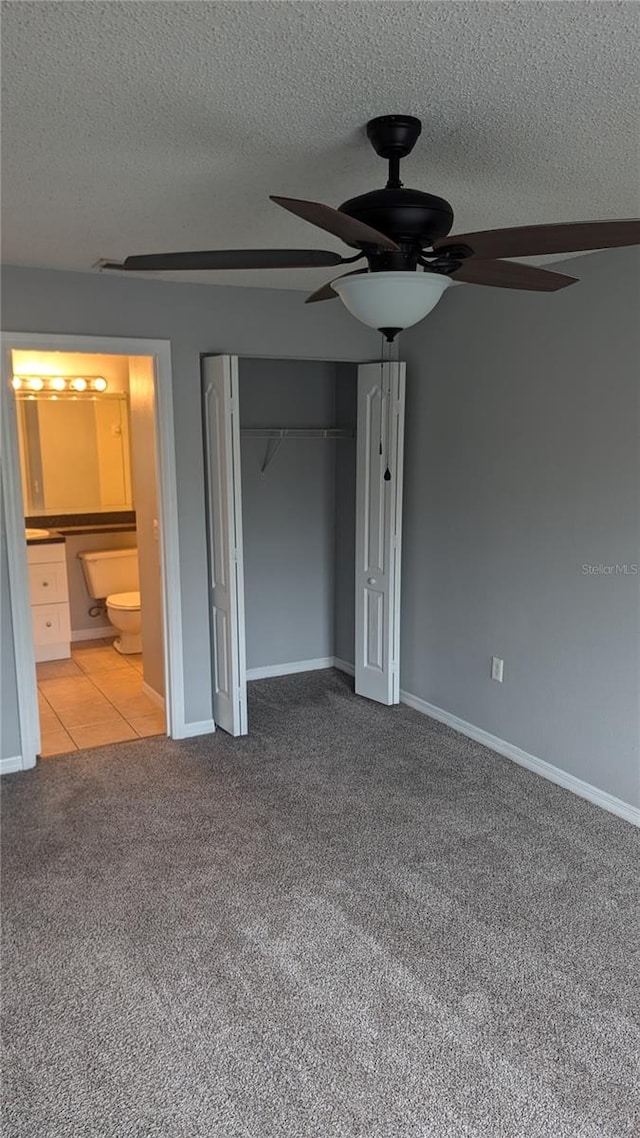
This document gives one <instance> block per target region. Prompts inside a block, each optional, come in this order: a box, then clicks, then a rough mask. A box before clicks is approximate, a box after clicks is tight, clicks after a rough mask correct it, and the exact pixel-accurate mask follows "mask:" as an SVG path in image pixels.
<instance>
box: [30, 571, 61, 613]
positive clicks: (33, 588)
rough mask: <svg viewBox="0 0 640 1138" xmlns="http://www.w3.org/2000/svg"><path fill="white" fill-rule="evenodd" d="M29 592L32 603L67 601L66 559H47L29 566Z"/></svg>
mask: <svg viewBox="0 0 640 1138" xmlns="http://www.w3.org/2000/svg"><path fill="white" fill-rule="evenodd" d="M29 594H30V596H31V604H32V605H49V604H56V603H57V602H59V601H67V600H68V595H67V566H66V564H65V562H64V561H51V562H50V561H47V562H44V563H43V564H42V565H30V566H29Z"/></svg>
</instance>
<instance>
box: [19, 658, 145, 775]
mask: <svg viewBox="0 0 640 1138" xmlns="http://www.w3.org/2000/svg"><path fill="white" fill-rule="evenodd" d="M36 668H37V673H38V703H39V706H40V734H41V749H40V755H41V757H42V758H49V757H50V756H52V755H63V754H68V752H69V751H77V750H80V749H82V748H84V747H99V746H102V745H103V744H104V743H120V742H124V741H125V740H127V739H139V738H143V737H144V736H146V735H163V734H164V733H165V718H164V712H163V711H161V709H160V708H159V707H158V706H157V704H156V703H154V702H153V700H152V699H150V698H149V696H148V695H145V693H144V692H143V691H142V657H141V656H121V655H120V653H119V652H116V650H115V648H114V647H113V645H112V642H111V641H110V640H92V641H90V642H84V643H79V644H78V645H74V646H73V648H72V650H71V659H70V660H51V661H49V662H47V663H44V664H37V665H36Z"/></svg>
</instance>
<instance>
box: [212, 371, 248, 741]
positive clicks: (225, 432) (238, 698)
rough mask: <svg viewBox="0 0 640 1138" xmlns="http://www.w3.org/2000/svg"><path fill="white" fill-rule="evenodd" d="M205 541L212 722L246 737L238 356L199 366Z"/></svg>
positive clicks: (225, 729)
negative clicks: (205, 503)
mask: <svg viewBox="0 0 640 1138" xmlns="http://www.w3.org/2000/svg"><path fill="white" fill-rule="evenodd" d="M202 376H203V392H204V424H205V453H206V467H207V470H206V475H207V512H208V526H207V533H208V541H209V550H208V553H209V606H210V616H211V640H212V664H213V718H214V722H215V724H216V727H222V728H223V730H224V731H228V732H229V734H230V735H246V734H247V731H248V725H247V665H246V646H245V627H244V568H243V554H242V495H241V484H240V406H239V389H238V359H237V356H205V357H204V358H203V361H202Z"/></svg>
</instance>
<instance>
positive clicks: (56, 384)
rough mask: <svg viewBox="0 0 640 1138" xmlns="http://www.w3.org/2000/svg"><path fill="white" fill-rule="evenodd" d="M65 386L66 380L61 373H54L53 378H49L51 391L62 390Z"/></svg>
mask: <svg viewBox="0 0 640 1138" xmlns="http://www.w3.org/2000/svg"><path fill="white" fill-rule="evenodd" d="M66 386H67V381H66V379H65V378H64V377H63V376H61V375H55V376H54V377H53V379H50V380H49V387H50V388H52V390H53V391H64V390H65V389H66Z"/></svg>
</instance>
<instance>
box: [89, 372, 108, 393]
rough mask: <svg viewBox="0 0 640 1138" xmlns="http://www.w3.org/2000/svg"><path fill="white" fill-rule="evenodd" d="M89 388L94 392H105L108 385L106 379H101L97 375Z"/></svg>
mask: <svg viewBox="0 0 640 1138" xmlns="http://www.w3.org/2000/svg"><path fill="white" fill-rule="evenodd" d="M91 386H92V387H93V390H94V391H106V390H107V387H108V384H107V381H106V379H103V377H102V376H101V375H97V376H96V378H95V379H94V381H93V383H92V384H91Z"/></svg>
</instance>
